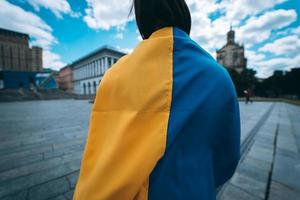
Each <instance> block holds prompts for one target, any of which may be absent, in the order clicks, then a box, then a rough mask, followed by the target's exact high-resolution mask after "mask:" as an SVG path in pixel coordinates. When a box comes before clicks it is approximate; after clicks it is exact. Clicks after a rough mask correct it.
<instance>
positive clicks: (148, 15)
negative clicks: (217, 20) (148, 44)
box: [130, 0, 191, 39]
mask: <svg viewBox="0 0 300 200" xmlns="http://www.w3.org/2000/svg"><path fill="white" fill-rule="evenodd" d="M133 8H134V11H135V17H136V23H137V26H138V28H139V31H140V33H141V36H142V38H143V39H148V38H149V37H150V35H151V34H152V33H153V32H155V31H156V30H158V29H161V28H164V27H168V26H174V27H177V28H179V29H181V30H183V31H185V32H186V33H187V34H190V31H191V14H190V11H189V8H188V6H187V4H186V2H185V0H133V4H132V7H131V12H132V10H133ZM131 12H130V13H131Z"/></svg>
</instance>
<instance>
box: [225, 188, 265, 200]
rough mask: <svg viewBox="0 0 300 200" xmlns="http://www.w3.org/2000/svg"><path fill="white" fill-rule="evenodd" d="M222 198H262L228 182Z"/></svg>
mask: <svg viewBox="0 0 300 200" xmlns="http://www.w3.org/2000/svg"><path fill="white" fill-rule="evenodd" d="M220 199H222V200H242V199H245V200H261V198H259V197H256V196H254V195H253V194H249V193H248V192H246V191H243V190H242V189H240V188H238V187H236V186H233V185H231V184H228V185H227V186H226V190H225V191H224V192H223V193H222V197H221V198H220Z"/></svg>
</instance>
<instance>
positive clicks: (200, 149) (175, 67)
mask: <svg viewBox="0 0 300 200" xmlns="http://www.w3.org/2000/svg"><path fill="white" fill-rule="evenodd" d="M134 10H135V16H136V22H137V25H138V28H139V30H140V33H141V35H142V38H143V39H144V40H143V41H142V42H141V43H140V44H139V45H138V46H137V47H136V49H135V50H134V51H133V52H132V53H131V54H129V55H127V56H125V57H123V58H122V59H121V60H119V61H118V62H117V63H116V64H115V65H114V66H113V67H112V68H111V69H110V70H109V71H107V72H106V74H105V76H104V78H103V80H102V82H101V84H100V87H99V88H98V93H97V97H96V100H95V104H94V107H93V111H92V114H91V120H90V129H89V135H88V139H87V144H86V148H85V152H84V156H83V160H82V166H81V171H80V176H79V180H78V183H77V186H76V191H75V194H74V199H76V200H95V199H99V200H131V199H138V200H144V199H149V200H160V199H162V200H166V199H172V200H176V199H180V200H193V199H197V200H200V199H203V200H207V199H215V198H216V188H217V187H219V186H221V185H222V184H224V183H225V182H226V181H227V180H228V179H229V178H230V177H231V176H232V174H233V173H234V170H235V168H236V166H237V163H238V161H239V150H240V149H239V148H240V116H239V107H238V101H237V97H236V93H235V90H234V86H233V84H232V81H231V79H230V77H229V75H228V74H227V72H226V70H225V69H224V68H223V67H222V66H220V65H218V63H216V61H215V60H214V59H213V58H212V57H211V56H210V55H209V54H208V53H207V52H205V51H204V50H203V49H202V48H201V47H200V46H199V45H198V44H196V43H195V42H194V41H193V40H191V39H190V37H189V33H190V29H191V17H190V12H189V9H188V7H187V5H186V3H185V1H184V0H151V1H150V0H135V1H134Z"/></svg>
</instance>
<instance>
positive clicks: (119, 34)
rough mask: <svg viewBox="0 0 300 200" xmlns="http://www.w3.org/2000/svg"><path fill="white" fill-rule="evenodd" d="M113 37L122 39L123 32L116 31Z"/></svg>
mask: <svg viewBox="0 0 300 200" xmlns="http://www.w3.org/2000/svg"><path fill="white" fill-rule="evenodd" d="M115 38H117V39H119V40H123V38H124V34H123V33H121V32H120V33H117V34H116V35H115Z"/></svg>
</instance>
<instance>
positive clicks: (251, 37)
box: [237, 9, 297, 45]
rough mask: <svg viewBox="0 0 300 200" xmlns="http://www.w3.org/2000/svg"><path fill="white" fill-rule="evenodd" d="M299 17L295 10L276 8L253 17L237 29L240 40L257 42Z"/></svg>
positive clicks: (251, 42)
mask: <svg viewBox="0 0 300 200" xmlns="http://www.w3.org/2000/svg"><path fill="white" fill-rule="evenodd" d="M296 19H297V13H296V12H295V10H282V9H280V10H275V11H269V12H266V13H264V14H263V15H261V16H259V17H251V18H250V19H248V20H247V22H246V24H245V25H244V26H242V27H240V28H239V29H238V30H237V36H238V38H239V39H240V40H242V41H244V42H245V43H248V44H251V45H252V44H256V43H260V42H263V41H264V40H266V39H268V38H269V37H270V35H271V32H272V31H273V30H278V29H281V28H284V27H286V26H288V25H290V24H291V23H293V22H294V21H295V20H296Z"/></svg>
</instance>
